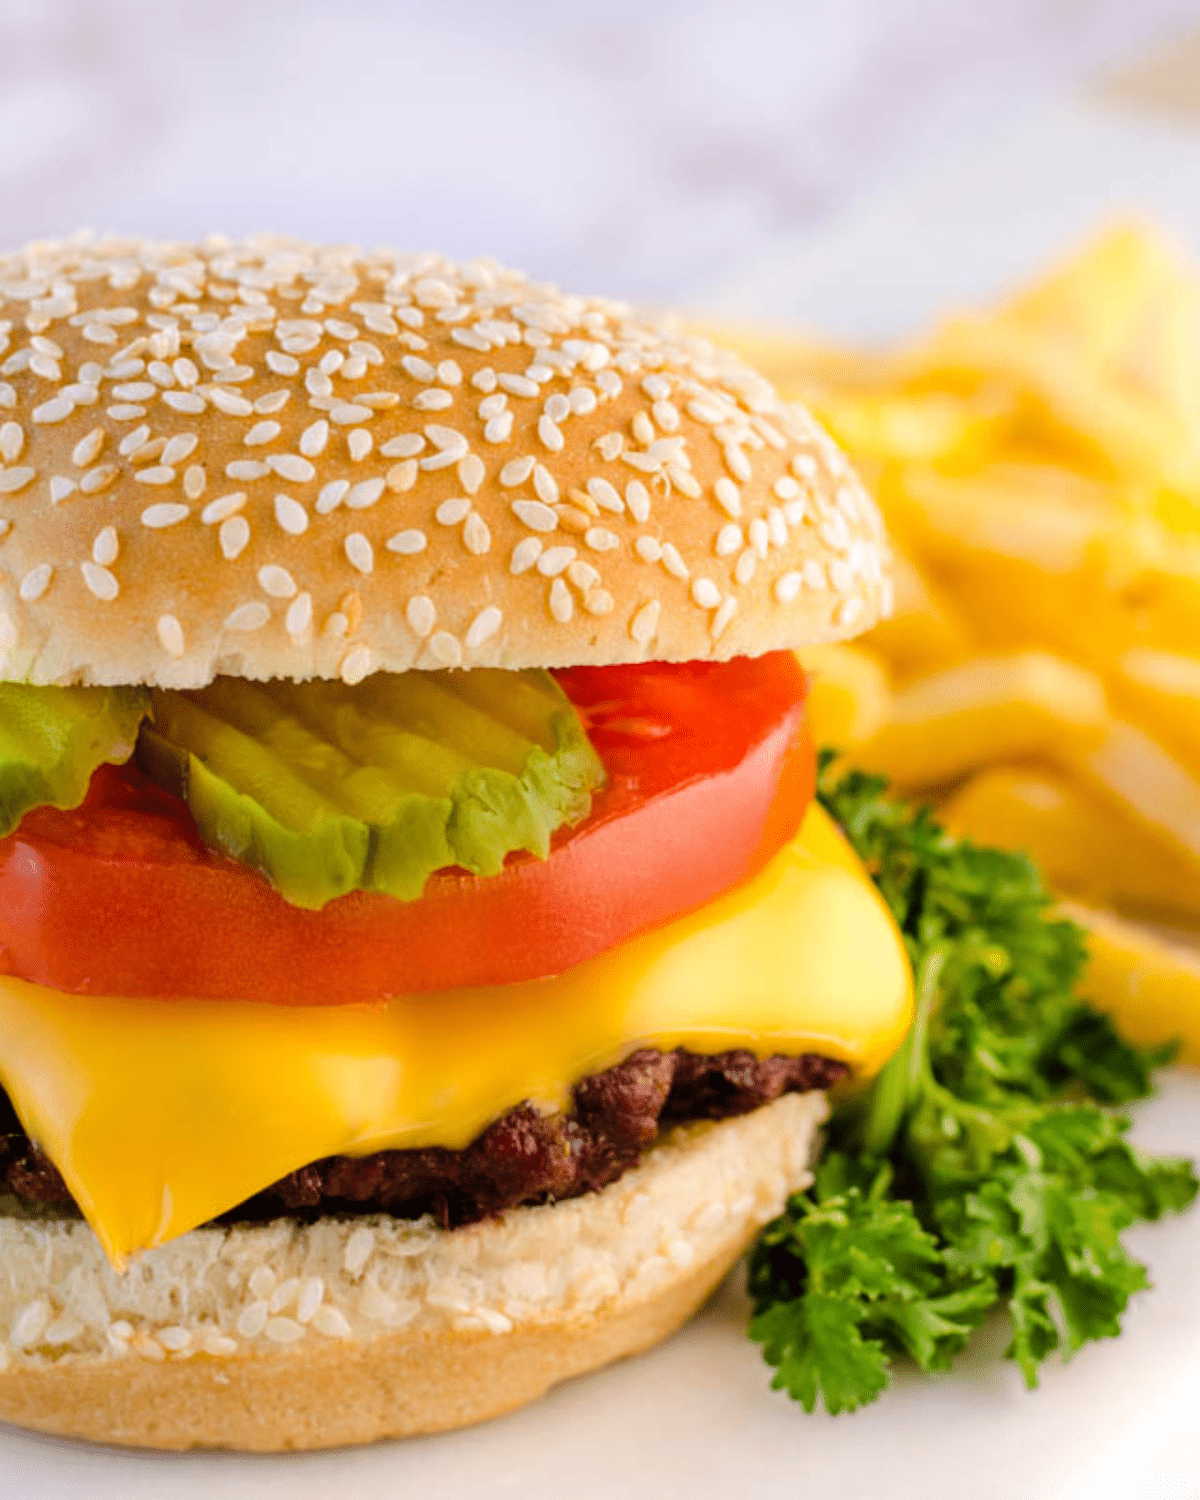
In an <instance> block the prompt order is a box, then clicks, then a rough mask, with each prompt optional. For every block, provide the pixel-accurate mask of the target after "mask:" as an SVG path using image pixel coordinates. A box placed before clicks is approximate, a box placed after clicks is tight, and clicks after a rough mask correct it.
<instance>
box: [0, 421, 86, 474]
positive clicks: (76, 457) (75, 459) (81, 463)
mask: <svg viewBox="0 0 1200 1500" xmlns="http://www.w3.org/2000/svg"><path fill="white" fill-rule="evenodd" d="M7 425H8V426H10V427H15V426H16V423H15V422H14V423H9V424H7ZM17 431H18V432H20V428H17ZM4 432H5V429H4V428H3V427H0V457H3V458H6V459H8V460H9V461H10V462H11V461H14V460H16V459H18V458H20V456H21V454H20V450H19V449H18V451H17V452H16V453H13V454H11V455H9V454H7V453H5V452H4ZM107 437H108V434H107V433H106V432H105V431H104V428H103V427H93V428H92V430H91V432H89V433H88V435H87V437H85V438H80V440H79V442H77V443H76V444H75V447H74V448H73V449H72V451H71V462H72V463H73V464H74V465H75V467H76V468H77V469H86V468H89V467H90V466H91V465H92V464H94V463H95V462H96V460H97V459H98V458H99V457H100V450H101V449H102V448H103V447H104V444H105V441H106V439H107Z"/></svg>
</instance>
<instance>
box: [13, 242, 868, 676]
mask: <svg viewBox="0 0 1200 1500" xmlns="http://www.w3.org/2000/svg"><path fill="white" fill-rule="evenodd" d="M885 558H886V552H885V544H884V539H883V527H882V523H881V521H880V518H879V514H878V512H877V511H876V509H875V507H874V505H873V504H872V502H871V501H870V500H869V499H868V497H867V495H866V494H865V493H864V491H863V490H862V488H861V486H860V485H859V483H858V482H857V480H856V479H855V478H854V476H853V474H852V473H851V471H850V469H849V467H848V466H847V464H846V461H845V460H844V458H843V457H842V455H841V454H840V453H839V452H838V450H837V449H836V448H835V447H834V445H833V444H832V443H831V442H830V440H829V439H828V438H827V437H826V435H825V434H824V432H822V431H821V429H820V428H819V427H818V426H817V424H816V423H815V422H814V421H813V419H812V418H811V417H810V416H809V415H808V413H807V412H806V411H804V410H803V409H802V408H801V407H798V406H794V405H791V404H789V403H786V402H784V401H782V400H781V399H780V398H779V396H778V395H777V394H776V393H775V391H774V390H773V389H772V387H771V386H770V385H769V384H768V383H767V382H766V381H765V380H763V379H762V377H761V376H759V375H757V374H755V373H754V372H753V371H752V370H751V369H749V368H748V367H747V366H746V365H744V364H742V363H741V362H740V361H739V360H738V359H736V358H735V357H734V356H733V355H731V354H728V353H725V352H723V351H720V350H717V349H715V348H714V347H713V346H712V345H711V344H710V343H708V342H707V341H705V340H703V339H698V338H692V337H688V336H686V335H684V334H682V333H681V332H680V331H678V329H676V328H673V327H671V326H669V325H666V324H662V323H658V322H653V321H649V320H647V319H646V318H644V317H642V316H640V315H635V314H634V313H632V312H631V311H630V310H629V309H628V308H626V307H624V306H622V305H621V304H619V303H614V302H611V301H607V300H602V299H599V298H584V297H572V296H566V295H564V294H563V293H561V292H559V291H557V290H556V289H555V288H553V287H549V286H545V285H542V284H537V283H533V282H530V281H528V280H526V279H525V278H524V277H523V276H521V275H519V274H517V273H516V272H512V271H506V270H503V269H501V268H500V267H498V266H496V265H495V264H493V263H492V262H491V261H485V260H480V261H471V262H468V263H466V264H463V265H455V264H453V263H451V262H449V261H446V260H442V259H440V258H439V257H437V256H433V255H398V254H395V253H392V252H390V251H372V252H369V253H368V252H363V251H360V250H357V249H353V248H347V247H344V246H319V245H318V246H314V245H308V244H304V243H299V242H296V241H292V240H281V239H275V238H265V237H262V238H255V239H251V240H247V241H244V242H233V241H230V240H226V239H221V238H213V239H209V240H206V241H204V242H203V243H202V244H199V245H188V244H173V243H159V242H147V241H142V240H129V239H116V238H104V239H99V240H97V239H92V238H88V237H76V238H72V239H70V240H64V241H54V242H42V243H37V244H32V245H30V246H28V247H27V248H26V249H24V250H22V251H20V252H19V253H16V254H11V255H4V256H0V677H5V678H17V679H22V680H28V681H32V682H37V683H138V682H146V683H157V684H159V685H161V686H165V687H196V686H200V685H202V684H204V683H205V682H208V681H209V680H210V679H211V678H212V677H213V676H215V675H217V674H218V673H229V674H233V675H237V676H243V677H255V678H265V677H293V678H307V677H312V676H318V677H336V676H340V677H342V678H344V679H345V680H347V681H350V682H356V681H358V680H359V679H361V678H362V677H364V676H365V675H366V674H367V673H369V672H374V671H379V670H387V671H403V670H405V669H407V668H411V667H423V668H437V667H457V666H468V667H470V666H499V667H514V668H515V667H529V666H543V667H546V666H564V665H569V664H572V663H584V662H587V663H610V662H621V661H640V660H644V659H647V658H653V659H659V660H675V661H679V660H689V659H694V658H701V657H703V658H717V659H724V658H727V657H731V656H739V655H756V654H758V653H760V652H763V651H769V650H772V649H775V648H777V647H796V646H803V645H808V644H812V643H815V642H818V641H828V640H834V639H838V638H841V637H845V636H847V635H852V634H855V633H857V632H858V631H860V630H865V629H866V628H867V627H868V626H870V625H871V624H872V623H873V622H874V621H875V620H876V619H878V618H879V617H880V616H881V615H882V614H885V613H886V612H887V609H888V603H889V593H890V588H889V584H888V582H887V580H886V578H885V572H884V563H885Z"/></svg>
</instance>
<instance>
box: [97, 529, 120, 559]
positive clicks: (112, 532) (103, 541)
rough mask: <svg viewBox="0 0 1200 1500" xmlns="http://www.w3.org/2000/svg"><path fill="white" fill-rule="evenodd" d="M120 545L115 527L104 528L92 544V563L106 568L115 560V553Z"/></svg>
mask: <svg viewBox="0 0 1200 1500" xmlns="http://www.w3.org/2000/svg"><path fill="white" fill-rule="evenodd" d="M119 547H120V543H119V542H118V540H117V531H116V527H115V526H106V527H105V528H104V529H103V531H100V532H98V533H97V535H96V540H95V541H94V542H93V543H92V561H93V562H96V563H99V564H100V566H101V567H102V568H107V567H108V566H109V565H110V564H111V563H115V562H116V560H117V551H118V549H119Z"/></svg>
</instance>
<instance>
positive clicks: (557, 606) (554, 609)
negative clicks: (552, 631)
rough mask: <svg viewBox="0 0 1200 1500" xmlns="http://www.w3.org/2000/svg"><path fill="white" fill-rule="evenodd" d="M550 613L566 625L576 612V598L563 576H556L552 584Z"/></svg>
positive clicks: (561, 623)
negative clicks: (573, 596) (572, 595)
mask: <svg viewBox="0 0 1200 1500" xmlns="http://www.w3.org/2000/svg"><path fill="white" fill-rule="evenodd" d="M550 613H551V614H552V615H553V616H554V618H555V619H556V620H557V621H558V623H559V624H560V625H565V624H566V623H567V621H568V620H569V619H570V618H571V616H572V615H573V614H574V613H575V600H574V599H573V598H572V597H571V590H570V589H569V588H568V587H567V586H566V584H565V583H564V582H563V581H562V579H561V578H556V579H555V580H554V582H553V583H552V584H551V585H550Z"/></svg>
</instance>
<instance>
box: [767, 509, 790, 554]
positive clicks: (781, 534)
mask: <svg viewBox="0 0 1200 1500" xmlns="http://www.w3.org/2000/svg"><path fill="white" fill-rule="evenodd" d="M767 535H768V536H769V537H770V539H771V541H772V542H773V543H774V545H775V546H776V547H786V546H787V539H788V534H787V522H786V521H785V520H784V519H783V512H782V511H781V510H780V509H779V507H778V506H777V505H772V506H771V508H770V510H768V511H767Z"/></svg>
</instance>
